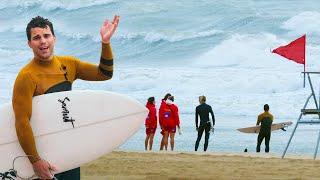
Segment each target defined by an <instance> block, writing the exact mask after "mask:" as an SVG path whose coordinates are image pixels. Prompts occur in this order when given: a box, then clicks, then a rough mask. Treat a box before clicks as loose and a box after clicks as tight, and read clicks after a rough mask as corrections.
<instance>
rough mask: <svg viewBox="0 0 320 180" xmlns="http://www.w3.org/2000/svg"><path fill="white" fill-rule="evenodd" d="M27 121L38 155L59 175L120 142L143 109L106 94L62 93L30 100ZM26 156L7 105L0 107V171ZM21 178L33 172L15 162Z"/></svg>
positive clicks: (142, 115)
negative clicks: (56, 170)
mask: <svg viewBox="0 0 320 180" xmlns="http://www.w3.org/2000/svg"><path fill="white" fill-rule="evenodd" d="M32 104H33V111H32V117H31V120H30V123H31V126H32V129H33V133H34V136H35V140H36V146H37V149H38V153H39V154H40V156H41V157H42V158H43V159H45V160H47V161H49V162H51V163H53V164H55V165H56V166H57V167H58V168H59V172H62V171H66V170H69V169H73V168H76V167H79V166H80V165H82V164H84V163H87V162H90V161H92V160H94V159H96V158H98V157H100V156H102V155H103V154H106V153H108V152H110V151H112V150H113V149H115V148H117V147H118V146H120V145H121V144H123V143H124V142H125V141H126V140H127V139H128V138H129V137H131V136H132V135H133V134H134V133H135V132H136V131H137V130H138V129H139V127H140V126H141V125H142V124H143V122H144V120H145V118H146V116H147V112H148V110H147V109H146V108H145V106H143V105H142V104H140V103H139V102H137V101H136V100H134V99H132V98H128V97H126V96H123V95H120V94H116V93H111V92H107V91H89V90H86V91H66V92H59V93H52V94H46V95H41V96H37V97H34V98H33V102H32ZM21 155H25V153H24V151H23V150H22V148H21V146H20V144H19V142H18V139H17V135H16V131H15V119H14V113H13V110H12V105H11V104H6V105H4V106H2V107H1V108H0V173H4V172H6V171H8V170H9V169H11V168H12V162H13V159H14V158H15V157H17V156H21ZM15 170H17V173H18V175H19V176H20V177H25V178H26V177H30V176H32V175H33V174H34V172H33V169H32V166H31V164H30V163H29V161H28V158H26V157H24V158H18V159H17V160H16V161H15Z"/></svg>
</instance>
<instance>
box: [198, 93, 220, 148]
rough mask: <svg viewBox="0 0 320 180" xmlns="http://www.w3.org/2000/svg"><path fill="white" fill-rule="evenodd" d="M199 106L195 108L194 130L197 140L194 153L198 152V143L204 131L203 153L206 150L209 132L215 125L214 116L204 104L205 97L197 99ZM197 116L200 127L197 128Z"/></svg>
mask: <svg viewBox="0 0 320 180" xmlns="http://www.w3.org/2000/svg"><path fill="white" fill-rule="evenodd" d="M199 102H200V105H199V106H197V107H196V117H195V121H196V129H197V131H198V138H197V141H196V144H195V151H197V150H198V147H199V142H200V140H201V137H202V134H203V131H205V142H204V151H206V150H207V148H208V143H209V136H210V130H211V129H213V127H214V125H215V119H214V114H213V111H212V108H211V106H210V105H208V104H206V97H205V96H200V97H199ZM209 113H210V114H211V117H212V125H211V122H210V119H209ZM198 116H200V126H198Z"/></svg>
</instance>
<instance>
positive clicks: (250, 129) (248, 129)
mask: <svg viewBox="0 0 320 180" xmlns="http://www.w3.org/2000/svg"><path fill="white" fill-rule="evenodd" d="M291 124H292V122H291V121H288V122H281V123H275V124H272V125H271V131H275V130H279V129H283V128H286V127H288V126H290V125H291ZM260 128H261V126H251V127H245V128H239V129H237V130H238V131H240V132H243V133H259V132H260Z"/></svg>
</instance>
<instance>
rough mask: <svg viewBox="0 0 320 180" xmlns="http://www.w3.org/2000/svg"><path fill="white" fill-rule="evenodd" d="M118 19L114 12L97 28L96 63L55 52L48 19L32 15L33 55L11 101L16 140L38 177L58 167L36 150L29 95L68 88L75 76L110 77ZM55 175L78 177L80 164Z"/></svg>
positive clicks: (29, 28) (28, 30)
mask: <svg viewBox="0 0 320 180" xmlns="http://www.w3.org/2000/svg"><path fill="white" fill-rule="evenodd" d="M119 19H120V17H119V16H117V15H116V16H114V19H113V21H109V20H105V21H104V23H103V24H102V26H101V28H100V35H101V41H102V42H101V47H102V50H101V56H100V63H99V65H95V64H91V63H87V62H83V61H81V60H79V59H77V58H75V57H72V56H57V55H54V45H55V42H56V36H55V34H54V30H53V25H52V23H51V22H50V21H49V20H48V19H45V18H43V17H40V16H37V17H35V18H32V20H31V21H30V22H29V23H28V25H27V28H26V34H27V38H28V45H29V47H30V48H31V49H32V51H33V54H34V57H33V58H32V59H31V60H30V62H29V63H28V64H27V65H26V66H24V67H23V68H22V69H21V70H20V72H19V74H18V76H17V78H16V80H15V84H14V88H13V96H12V105H13V110H14V114H15V127H16V133H17V136H18V140H19V143H20V145H21V147H22V149H23V150H24V152H25V153H26V155H28V158H29V161H30V163H31V164H32V166H33V169H34V172H35V173H36V175H37V176H38V177H39V178H40V179H52V178H53V175H52V174H51V171H55V170H57V169H56V168H55V166H54V165H53V164H51V163H50V162H47V161H46V160H45V159H42V158H41V157H40V156H39V154H38V151H37V147H36V144H35V140H34V136H33V131H32V127H31V125H30V123H29V121H30V117H31V113H32V98H33V97H34V96H38V95H41V94H47V93H53V92H59V91H69V90H71V88H72V83H73V81H75V80H76V79H82V80H89V81H103V80H108V79H111V78H112V75H113V55H112V50H111V46H110V39H111V37H112V35H113V34H114V32H115V30H116V29H117V26H118V23H119ZM62 141H63V140H62ZM48 143H50V142H48ZM66 143H67V142H66ZM56 177H57V178H58V179H72V180H77V179H80V168H76V169H73V170H70V171H66V172H62V173H59V174H57V175H56Z"/></svg>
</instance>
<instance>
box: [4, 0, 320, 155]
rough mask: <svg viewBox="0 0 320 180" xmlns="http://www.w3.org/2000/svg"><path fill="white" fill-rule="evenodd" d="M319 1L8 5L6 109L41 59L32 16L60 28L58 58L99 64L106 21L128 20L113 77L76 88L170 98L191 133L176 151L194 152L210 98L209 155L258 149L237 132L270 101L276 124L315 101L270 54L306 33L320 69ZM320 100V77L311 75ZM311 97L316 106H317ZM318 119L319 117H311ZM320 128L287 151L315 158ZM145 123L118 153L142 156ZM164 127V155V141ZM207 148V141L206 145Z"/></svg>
mask: <svg viewBox="0 0 320 180" xmlns="http://www.w3.org/2000/svg"><path fill="white" fill-rule="evenodd" d="M319 9H320V3H318V1H316V0H309V1H299V0H291V1H286V0H281V1H279V0H277V1H276V0H269V1H260V0H242V1H239V0H228V1H216V0H197V1H195V0H189V1H181V0H177V1H174V2H173V1H169V0H161V1H159V0H154V1H146V0H135V1H131V0H121V1H120V0H58V1H51V0H33V1H31V0H23V1H22V0H10V1H9V0H3V1H1V2H0V42H1V43H0V92H1V93H0V104H3V103H6V102H10V100H11V96H12V86H13V83H14V80H15V77H16V75H17V73H18V72H19V70H20V69H21V68H22V67H23V66H24V64H26V63H27V62H28V61H29V60H30V59H31V58H32V57H33V54H32V52H31V50H30V49H29V47H28V46H27V38H26V35H25V27H26V25H27V23H28V22H29V21H30V19H31V18H32V17H35V16H37V15H40V16H44V17H46V18H48V19H49V20H51V21H52V22H53V24H54V29H55V34H56V37H57V44H56V48H55V53H56V54H61V55H74V56H76V57H79V58H81V59H83V60H86V61H90V62H96V63H97V62H98V60H99V56H100V37H99V28H100V25H101V24H102V22H103V20H104V19H105V18H109V19H111V18H112V17H113V15H114V14H118V15H120V16H121V20H120V24H119V27H118V29H117V32H116V34H115V35H114V37H113V39H112V47H113V51H114V55H115V72H114V78H113V79H112V80H110V81H106V82H84V81H80V80H79V81H76V82H75V83H74V89H99V90H109V91H114V92H118V93H122V94H126V95H128V96H131V97H133V98H135V99H137V100H138V101H140V102H141V103H143V104H144V103H145V102H146V99H147V98H148V97H150V96H155V97H156V100H157V103H158V104H157V105H159V104H160V99H161V98H162V97H163V96H164V95H165V94H166V93H167V92H170V93H172V94H173V95H174V96H175V99H176V104H177V105H178V107H179V110H180V114H181V124H182V129H183V135H181V136H179V135H177V136H176V150H178V151H179V150H181V151H193V149H194V147H193V146H194V142H195V139H196V131H195V125H194V109H195V106H196V105H198V102H197V100H198V96H199V95H206V96H207V101H208V104H210V105H212V107H213V110H214V113H215V116H216V127H215V133H214V134H213V135H211V139H210V143H209V151H212V152H242V151H243V150H244V149H245V148H248V150H249V152H250V151H251V152H253V151H254V149H255V144H256V138H257V137H256V135H250V134H243V133H240V132H238V131H236V129H237V128H240V127H246V126H251V125H254V124H255V122H256V118H257V115H258V114H259V113H261V112H262V109H263V104H265V103H268V104H269V105H270V111H271V112H272V113H273V114H274V116H275V122H281V121H288V120H290V121H294V122H295V121H296V120H297V118H298V115H299V113H300V109H301V108H302V106H303V104H304V102H305V100H306V98H307V96H308V95H309V94H310V88H309V86H306V88H303V76H302V75H301V73H300V72H301V71H303V66H301V65H300V64H296V63H293V62H291V61H287V60H285V59H284V58H282V57H280V56H278V55H275V54H272V53H270V50H271V49H273V48H276V47H278V46H280V45H284V44H286V43H288V42H290V41H292V40H294V39H296V38H298V37H300V36H302V35H303V34H307V47H306V48H307V54H306V57H307V60H306V61H307V66H306V68H307V71H318V69H319V67H320V60H319V59H320V21H319V18H320V11H319ZM312 80H313V82H314V87H315V89H316V92H317V95H318V94H319V93H318V92H319V83H318V82H319V77H317V76H312ZM312 105H313V104H312V101H311V103H310V108H312ZM311 118H315V117H311ZM319 127H320V126H317V125H312V126H311V125H303V126H302V125H301V126H299V127H298V130H297V133H296V135H295V137H294V139H293V142H292V145H291V146H290V148H289V150H288V153H290V154H312V153H313V151H314V148H315V143H316V139H317V135H318V131H319ZM292 129H293V126H291V127H290V128H288V131H286V132H282V131H277V132H275V133H273V134H272V137H271V152H273V153H276V154H281V153H282V151H283V150H284V147H285V145H286V143H287V141H288V139H289V136H290V133H291V131H292ZM144 137H145V134H144V127H143V125H142V126H141V129H140V131H139V132H138V133H137V134H136V135H134V136H133V137H132V138H130V139H129V140H128V141H127V142H126V143H125V144H124V145H122V146H121V147H119V148H120V149H124V150H143V149H144V145H143V143H144V142H143V141H144ZM159 139H160V135H159V130H158V131H157V135H156V137H155V145H154V147H155V149H158V145H159ZM200 146H202V144H201V145H200Z"/></svg>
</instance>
